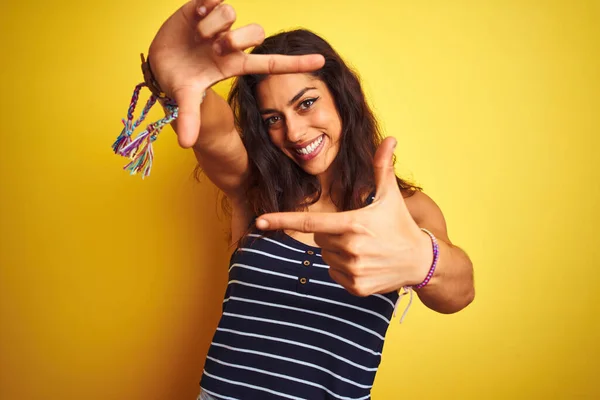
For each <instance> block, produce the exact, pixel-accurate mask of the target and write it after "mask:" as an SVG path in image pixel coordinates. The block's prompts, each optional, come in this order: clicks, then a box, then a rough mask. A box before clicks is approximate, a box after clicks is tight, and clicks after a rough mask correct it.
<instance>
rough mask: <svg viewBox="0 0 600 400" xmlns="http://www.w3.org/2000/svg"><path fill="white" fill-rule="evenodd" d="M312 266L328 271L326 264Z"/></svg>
mask: <svg viewBox="0 0 600 400" xmlns="http://www.w3.org/2000/svg"><path fill="white" fill-rule="evenodd" d="M313 266H314V267H317V268H325V269H329V265H327V264H315V263H313Z"/></svg>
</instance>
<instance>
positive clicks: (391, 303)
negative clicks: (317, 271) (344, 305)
mask: <svg viewBox="0 0 600 400" xmlns="http://www.w3.org/2000/svg"><path fill="white" fill-rule="evenodd" d="M310 281H311V283H316V284H318V285H324V286H330V287H334V288H338V289H342V290H346V288H345V287H343V286H342V285H338V284H337V283H331V282H325V281H319V280H317V279H311V280H310ZM371 296H373V297H378V298H380V299H381V300H384V301H385V302H386V303H388V304H389V305H390V306H392V308H395V307H396V305H395V304H394V302H393V301H391V300H390V299H388V298H387V297H385V296H384V295H382V294H373V295H371Z"/></svg>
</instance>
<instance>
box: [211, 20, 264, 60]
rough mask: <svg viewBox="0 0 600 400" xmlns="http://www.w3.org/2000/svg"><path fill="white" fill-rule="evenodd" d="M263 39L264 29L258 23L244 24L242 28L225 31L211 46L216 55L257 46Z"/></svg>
mask: <svg viewBox="0 0 600 400" xmlns="http://www.w3.org/2000/svg"><path fill="white" fill-rule="evenodd" d="M264 40H265V31H264V29H263V28H262V26H260V25H258V24H251V25H246V26H244V27H242V28H238V29H235V30H233V31H229V32H226V33H225V34H224V35H223V36H222V37H221V38H219V39H218V40H217V41H215V43H214V45H213V48H214V49H215V52H216V53H217V54H218V55H226V54H228V53H231V52H234V51H244V50H246V49H248V48H250V47H254V46H258V45H259V44H261V43H262V42H263V41H264Z"/></svg>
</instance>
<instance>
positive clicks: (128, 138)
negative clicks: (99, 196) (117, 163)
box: [112, 54, 179, 179]
mask: <svg viewBox="0 0 600 400" xmlns="http://www.w3.org/2000/svg"><path fill="white" fill-rule="evenodd" d="M141 59H142V72H143V74H144V82H142V83H140V84H138V85H137V86H136V87H135V89H134V91H133V96H132V97H131V103H130V104H129V109H128V111H127V119H122V120H121V121H122V122H123V130H122V131H121V134H120V135H119V136H118V137H117V140H115V142H114V143H113V145H112V149H113V151H114V152H115V154H118V155H121V156H123V157H127V158H129V159H130V160H131V161H130V162H129V163H128V164H127V165H125V167H123V169H125V170H128V171H129V172H130V174H131V175H135V174H137V173H138V172H139V173H141V174H142V179H144V178H145V177H147V176H149V175H150V171H151V169H152V162H153V161H154V151H153V149H152V142H154V141H155V140H156V139H157V137H158V134H159V133H160V131H162V129H163V128H164V127H165V125H167V124H170V123H171V122H173V121H175V119H177V116H178V114H179V107H177V104H176V103H175V101H174V100H172V99H170V98H168V97H167V96H166V95H165V93H164V92H163V91H162V90H161V89H160V87H159V85H158V82H157V81H156V79H154V75H153V74H152V70H151V69H150V63H149V58H148V60H145V59H144V55H143V54H141ZM143 87H147V88H148V89H149V90H150V92H152V95H151V96H150V98H149V99H148V101H147V102H146V106H145V107H144V109H143V110H142V112H141V114H140V117H139V118H138V119H137V120H135V121H134V116H133V114H134V112H135V108H136V106H137V103H138V100H139V96H140V91H141V90H142V88H143ZM159 99H161V101H162V103H163V105H164V108H165V111H166V115H165V117H164V118H162V119H160V120H158V121H156V122H153V123H151V124H149V125H148V126H147V127H146V129H145V130H144V131H143V132H141V133H140V134H139V135H138V136H137V137H135V139H132V135H133V132H134V131H135V129H136V128H137V127H138V126H140V124H141V123H142V122H144V119H146V116H147V115H148V112H149V111H150V109H151V108H152V107H153V106H154V104H156V102H157V101H158V100H159Z"/></svg>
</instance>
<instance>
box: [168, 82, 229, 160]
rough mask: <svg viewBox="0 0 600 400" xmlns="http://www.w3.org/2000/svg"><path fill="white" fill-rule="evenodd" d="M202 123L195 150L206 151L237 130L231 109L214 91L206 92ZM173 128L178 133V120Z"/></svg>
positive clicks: (201, 110) (201, 113)
mask: <svg viewBox="0 0 600 400" xmlns="http://www.w3.org/2000/svg"><path fill="white" fill-rule="evenodd" d="M163 109H164V105H163ZM165 111H166V110H165ZM200 121H201V124H200V132H199V134H198V139H197V141H196V144H195V145H194V149H195V150H199V149H206V148H207V146H210V145H211V144H214V143H215V142H216V141H218V140H219V139H222V138H223V137H224V136H226V134H228V133H231V132H233V131H234V130H235V126H234V120H233V112H232V110H231V107H229V104H228V103H227V101H225V99H223V98H222V97H221V96H219V95H218V94H217V93H216V92H215V91H214V90H212V89H208V90H207V91H206V97H205V98H204V100H203V101H202V104H201V106H200ZM171 126H172V127H173V130H174V131H175V132H176V133H177V120H175V121H173V122H172V123H171Z"/></svg>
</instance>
